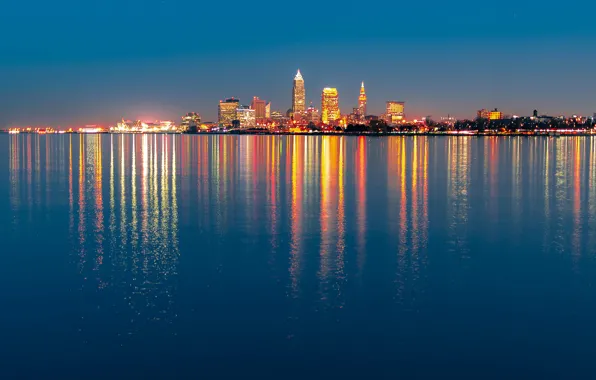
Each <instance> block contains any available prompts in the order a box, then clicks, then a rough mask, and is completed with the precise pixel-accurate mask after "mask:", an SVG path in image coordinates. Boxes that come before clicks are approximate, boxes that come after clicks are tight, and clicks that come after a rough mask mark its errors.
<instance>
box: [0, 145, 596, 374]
mask: <svg viewBox="0 0 596 380" xmlns="http://www.w3.org/2000/svg"><path fill="white" fill-rule="evenodd" d="M0 157H4V158H3V162H4V163H5V165H2V166H1V167H0V175H2V176H3V177H4V178H5V180H4V181H3V182H2V183H3V185H2V186H0V215H1V219H0V226H1V227H2V230H3V231H4V232H5V233H4V235H3V236H4V239H3V250H2V252H3V253H2V255H1V256H0V257H1V259H2V265H1V266H0V267H2V272H3V273H2V276H0V278H1V280H0V281H2V283H1V284H2V285H3V286H2V291H1V292H0V295H1V298H0V299H1V301H2V304H3V305H4V306H5V312H4V313H3V314H2V316H1V317H0V323H1V324H2V326H3V327H4V329H5V334H3V335H4V337H3V343H2V344H1V345H0V346H1V347H2V352H1V354H2V355H3V357H4V358H5V360H6V361H7V363H10V364H9V365H8V366H4V368H3V369H1V371H6V373H4V374H5V375H6V376H3V377H13V376H14V375H15V374H18V375H20V376H21V377H42V376H44V375H46V376H47V374H48V373H51V374H53V375H55V377H60V378H65V377H91V378H92V377H97V378H100V377H102V378H105V377H147V378H151V377H154V376H159V377H172V376H174V375H179V376H186V377H191V376H192V377H210V376H208V375H211V377H215V376H214V375H213V374H217V375H218V376H222V377H245V376H246V377H248V376H249V375H252V374H258V375H259V377H260V378H306V377H308V378H329V377H360V378H364V377H366V378H387V377H391V378H395V377H404V378H411V377H416V376H417V377H427V378H444V377H447V378H449V377H454V378H462V377H465V378H469V377H475V378H479V377H481V378H511V377H513V378H515V377H517V378H528V377H536V378H562V377H563V378H592V377H593V376H594V374H596V372H595V371H594V370H595V368H594V367H595V365H594V364H593V360H592V357H593V355H594V354H595V353H596V349H594V347H593V340H594V338H595V337H596V328H595V327H594V326H593V320H594V319H595V317H596V308H595V306H594V305H595V303H594V301H595V298H596V291H595V290H594V288H593V281H594V280H593V279H594V278H596V277H595V276H596V261H595V260H594V259H595V257H596V255H595V254H596V219H595V216H596V139H594V138H592V137H559V138H548V137H544V138H536V139H528V138H522V137H486V138H482V139H478V138H475V137H465V136H458V137H445V138H441V137H427V136H395V137H394V136H390V137H387V138H382V139H377V138H369V137H364V136H231V135H201V136H194V135H165V134H164V135H116V134H113V135H51V136H50V135H46V136H44V135H34V134H27V135H10V136H9V135H2V136H0ZM11 375H12V376H11Z"/></svg>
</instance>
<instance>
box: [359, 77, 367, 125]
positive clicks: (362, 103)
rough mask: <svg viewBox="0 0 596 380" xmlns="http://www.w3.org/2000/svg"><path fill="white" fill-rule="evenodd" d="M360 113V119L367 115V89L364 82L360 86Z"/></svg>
mask: <svg viewBox="0 0 596 380" xmlns="http://www.w3.org/2000/svg"><path fill="white" fill-rule="evenodd" d="M358 113H359V115H360V119H361V120H364V118H365V117H366V91H365V90H364V82H362V86H360V95H359V96H358Z"/></svg>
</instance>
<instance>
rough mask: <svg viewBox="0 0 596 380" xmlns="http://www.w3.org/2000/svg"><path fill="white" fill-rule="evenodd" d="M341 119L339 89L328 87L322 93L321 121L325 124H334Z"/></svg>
mask: <svg viewBox="0 0 596 380" xmlns="http://www.w3.org/2000/svg"><path fill="white" fill-rule="evenodd" d="M340 119H341V114H340V112H339V94H338V93H337V89H336V88H329V87H326V88H324V89H323V93H322V95H321V121H322V122H323V123H325V124H334V123H335V122H337V121H339V120H340Z"/></svg>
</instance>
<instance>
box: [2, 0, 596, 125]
mask: <svg viewBox="0 0 596 380" xmlns="http://www.w3.org/2000/svg"><path fill="white" fill-rule="evenodd" d="M2 4H3V7H2V11H1V12H0V35H1V36H2V38H0V127H6V126H13V125H39V124H45V125H53V126H78V125H81V124H95V123H100V124H114V123H115V122H116V121H117V120H119V119H120V118H121V117H124V118H128V119H137V118H140V119H143V120H153V119H158V118H160V119H176V120H178V118H179V116H180V115H182V114H184V113H186V112H189V111H197V112H200V113H201V114H202V115H203V120H204V121H210V120H215V119H216V116H217V102H218V100H219V99H223V98H225V97H231V96H234V97H238V98H240V100H241V102H242V103H245V104H249V103H250V100H251V99H252V97H253V96H254V95H257V96H260V97H261V98H262V99H267V100H271V101H272V109H276V110H281V111H284V112H285V111H286V110H287V109H288V108H289V107H290V98H291V89H292V79H293V77H294V75H295V73H296V70H297V69H298V68H300V70H301V71H302V73H303V76H304V79H305V85H306V92H307V101H313V102H314V104H315V105H317V107H320V93H321V89H322V88H323V87H325V86H330V87H337V88H338V90H339V94H340V106H341V108H342V112H346V111H348V110H350V109H351V108H352V107H353V106H355V105H356V104H357V97H358V91H359V87H360V82H361V81H364V82H365V84H366V89H367V94H368V110H369V113H372V114H379V113H382V110H383V106H384V102H385V101H386V100H402V101H405V102H406V114H407V116H408V118H417V117H422V116H426V115H432V116H433V117H434V118H437V119H438V118H439V117H441V116H446V115H447V114H448V113H449V114H451V115H454V116H456V117H459V118H466V117H473V116H474V115H475V111H476V110H477V109H480V108H495V107H498V108H499V109H500V110H502V111H503V112H504V113H506V114H518V115H529V114H531V112H532V110H533V109H535V108H536V109H538V110H539V111H540V112H541V113H546V114H556V115H558V114H567V115H570V114H573V113H577V114H583V115H592V113H593V112H596V90H595V88H596V74H595V69H594V68H595V67H596V66H595V65H596V21H595V20H596V17H595V14H596V5H595V4H594V3H593V2H589V1H585V0H582V1H578V0H569V1H565V2H544V1H538V0H531V1H523V0H518V1H513V0H505V1H488V2H487V1H484V2H475V1H469V0H468V1H446V2H445V1H441V2H439V1H426V2H424V1H410V2H395V1H379V0H368V1H339V0H332V1H323V2H310V3H308V2H296V3H292V2H285V1H272V0H261V1H253V2H249V1H242V2H241V1H238V0H228V1H209V2H207V1H184V0H174V1H173V0H134V1H131V0H85V1H80V0H77V1H72V0H58V1H41V0H29V1H20V0H19V1H17V0H6V1H4V2H2Z"/></svg>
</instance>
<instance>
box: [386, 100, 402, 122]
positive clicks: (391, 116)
mask: <svg viewBox="0 0 596 380" xmlns="http://www.w3.org/2000/svg"><path fill="white" fill-rule="evenodd" d="M405 107H406V103H405V102H395V101H392V100H389V101H387V108H386V110H385V121H386V122H387V124H395V123H399V122H401V121H402V120H404V117H405Z"/></svg>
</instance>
